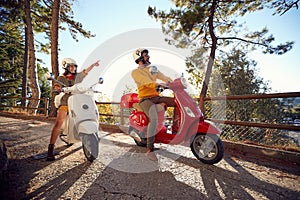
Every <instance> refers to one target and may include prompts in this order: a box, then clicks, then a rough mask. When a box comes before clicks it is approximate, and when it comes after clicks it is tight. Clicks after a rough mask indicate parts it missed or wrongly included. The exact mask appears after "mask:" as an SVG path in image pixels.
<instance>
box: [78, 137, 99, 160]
mask: <svg viewBox="0 0 300 200" xmlns="http://www.w3.org/2000/svg"><path fill="white" fill-rule="evenodd" d="M82 148H83V153H84V155H85V157H86V159H87V160H88V161H90V162H93V161H94V160H95V159H96V158H97V157H98V154H99V139H98V137H97V136H96V135H95V134H84V135H83V137H82Z"/></svg>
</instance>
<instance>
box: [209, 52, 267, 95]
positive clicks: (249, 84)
mask: <svg viewBox="0 0 300 200" xmlns="http://www.w3.org/2000/svg"><path fill="white" fill-rule="evenodd" d="M255 67H256V62H255V61H254V60H249V59H248V58H247V55H246V53H245V52H244V51H242V50H239V49H233V50H232V51H230V52H229V53H221V55H220V57H219V58H218V59H217V60H216V62H215V71H214V73H213V74H212V82H211V87H210V88H211V90H213V91H215V94H221V92H222V91H219V92H217V90H220V89H221V88H222V87H220V86H219V85H218V83H219V82H220V81H218V80H217V79H221V82H222V83H223V84H224V87H223V88H224V89H225V90H226V94H227V95H246V94H257V93H265V92H267V91H268V90H269V88H268V86H267V83H266V82H264V81H263V79H262V78H260V77H258V76H257V73H256V69H255Z"/></svg>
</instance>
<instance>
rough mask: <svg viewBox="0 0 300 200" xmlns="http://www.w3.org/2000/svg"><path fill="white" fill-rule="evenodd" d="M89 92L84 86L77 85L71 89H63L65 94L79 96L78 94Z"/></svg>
mask: <svg viewBox="0 0 300 200" xmlns="http://www.w3.org/2000/svg"><path fill="white" fill-rule="evenodd" d="M87 90H88V88H86V87H84V86H83V85H82V84H75V85H73V86H71V87H64V88H62V92H64V93H72V94H77V93H84V92H86V91H87Z"/></svg>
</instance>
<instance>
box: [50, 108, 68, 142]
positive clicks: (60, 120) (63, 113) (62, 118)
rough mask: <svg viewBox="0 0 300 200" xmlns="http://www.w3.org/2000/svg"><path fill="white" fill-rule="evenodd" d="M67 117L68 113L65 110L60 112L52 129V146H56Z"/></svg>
mask: <svg viewBox="0 0 300 200" xmlns="http://www.w3.org/2000/svg"><path fill="white" fill-rule="evenodd" d="M66 117H67V112H66V111H64V110H58V112H57V117H56V121H55V124H54V126H53V128H52V133H51V138H50V144H55V142H56V140H57V138H58V135H59V133H60V128H61V126H62V124H63V122H64V121H65V119H66Z"/></svg>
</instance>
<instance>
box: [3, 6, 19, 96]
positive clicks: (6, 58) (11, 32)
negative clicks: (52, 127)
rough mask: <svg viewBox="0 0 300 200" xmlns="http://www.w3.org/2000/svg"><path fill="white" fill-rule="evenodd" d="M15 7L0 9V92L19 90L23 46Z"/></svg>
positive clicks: (8, 93) (12, 92) (12, 93)
mask: <svg viewBox="0 0 300 200" xmlns="http://www.w3.org/2000/svg"><path fill="white" fill-rule="evenodd" d="M14 14H15V9H9V8H8V9H4V8H2V9H0V52H1V53H0V94H1V95H7V96H15V95H17V94H18V93H19V92H20V87H21V82H22V71H23V70H22V66H23V54H24V53H23V52H24V46H23V41H22V30H21V29H20V27H19V25H20V21H19V20H18V19H17V18H15V16H14Z"/></svg>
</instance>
